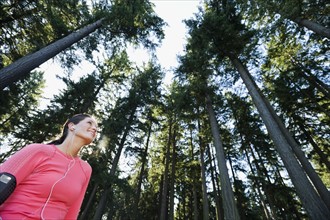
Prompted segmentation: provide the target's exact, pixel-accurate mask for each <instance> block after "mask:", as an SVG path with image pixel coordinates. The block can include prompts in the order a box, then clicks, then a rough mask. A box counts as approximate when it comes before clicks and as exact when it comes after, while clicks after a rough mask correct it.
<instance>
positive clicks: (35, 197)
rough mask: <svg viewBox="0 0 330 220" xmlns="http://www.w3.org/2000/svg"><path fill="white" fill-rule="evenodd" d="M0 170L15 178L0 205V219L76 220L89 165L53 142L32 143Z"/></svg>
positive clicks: (88, 172) (86, 183)
mask: <svg viewBox="0 0 330 220" xmlns="http://www.w3.org/2000/svg"><path fill="white" fill-rule="evenodd" d="M0 172H7V173H11V174H12V175H14V176H15V177H16V181H17V185H16V188H15V191H14V192H13V193H12V194H11V195H10V196H9V198H8V199H7V200H6V201H5V202H4V203H3V204H2V205H1V206H0V217H1V218H2V219H3V220H12V219H47V220H48V219H57V220H59V219H77V216H78V213H79V210H80V206H81V203H82V200H83V198H84V195H85V192H86V188H87V186H88V183H89V180H90V176H91V172H92V168H91V166H90V165H89V164H88V163H87V162H85V161H83V160H82V159H81V158H79V157H74V158H72V157H71V156H68V155H66V154H64V153H63V152H62V151H60V150H59V149H58V148H57V147H56V146H55V145H46V144H31V145H28V146H26V147H24V148H23V149H22V150H20V151H18V152H17V153H16V154H14V155H13V156H11V157H10V158H9V159H8V160H7V161H5V162H4V163H3V164H1V166H0ZM52 188H53V189H52ZM51 191H52V192H51ZM47 201H48V202H47Z"/></svg>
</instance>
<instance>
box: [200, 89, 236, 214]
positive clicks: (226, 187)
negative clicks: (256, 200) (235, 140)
mask: <svg viewBox="0 0 330 220" xmlns="http://www.w3.org/2000/svg"><path fill="white" fill-rule="evenodd" d="M205 98H206V108H207V111H208V113H209V119H210V123H211V130H212V135H213V139H214V146H215V151H216V156H217V161H218V167H219V172H220V183H221V192H222V202H223V208H224V219H225V220H239V219H240V216H239V214H238V210H237V206H236V202H235V198H234V193H233V189H232V187H231V183H230V179H229V174H228V168H227V166H226V158H225V152H224V149H223V144H222V140H221V138H220V132H219V128H218V122H217V120H216V117H215V113H214V111H213V107H212V103H211V98H210V97H209V95H206V97H205Z"/></svg>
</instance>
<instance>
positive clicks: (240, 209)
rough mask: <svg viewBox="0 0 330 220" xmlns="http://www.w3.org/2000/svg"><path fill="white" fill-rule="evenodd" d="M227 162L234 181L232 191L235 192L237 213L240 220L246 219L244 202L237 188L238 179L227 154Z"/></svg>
mask: <svg viewBox="0 0 330 220" xmlns="http://www.w3.org/2000/svg"><path fill="white" fill-rule="evenodd" d="M228 162H229V167H230V171H231V175H232V178H233V182H234V192H236V201H237V202H236V203H237V208H238V213H239V215H240V218H241V220H246V217H245V210H244V204H243V203H244V200H243V195H242V193H241V192H240V188H239V185H238V182H237V181H238V180H237V178H236V174H235V171H234V167H233V162H232V160H231V158H230V156H228Z"/></svg>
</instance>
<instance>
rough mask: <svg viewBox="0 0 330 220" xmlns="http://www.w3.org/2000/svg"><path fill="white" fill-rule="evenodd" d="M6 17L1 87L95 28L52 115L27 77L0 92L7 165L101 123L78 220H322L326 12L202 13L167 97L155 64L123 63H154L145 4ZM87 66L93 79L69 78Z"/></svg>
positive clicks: (290, 7)
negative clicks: (90, 119) (30, 61)
mask: <svg viewBox="0 0 330 220" xmlns="http://www.w3.org/2000/svg"><path fill="white" fill-rule="evenodd" d="M290 3H292V2H290ZM0 10H1V15H0V23H1V29H0V31H1V35H0V39H1V42H2V44H1V48H0V49H1V51H2V53H1V67H2V69H1V70H0V71H2V73H4V74H7V75H11V73H9V72H8V71H7V69H8V68H6V67H9V65H10V64H11V63H12V64H14V63H15V62H18V60H19V59H20V58H22V59H27V58H28V54H31V53H32V54H33V53H34V52H38V51H39V52H40V50H42V48H47V45H50V44H51V43H55V45H56V42H58V40H60V39H63V37H65V36H70V33H73V32H74V31H75V30H78V29H83V28H84V27H85V26H86V25H87V24H91V23H93V22H95V21H99V22H100V25H99V26H98V27H97V28H96V29H95V31H93V32H91V33H89V34H87V35H86V36H84V37H83V38H81V39H80V40H73V41H72V44H71V45H72V46H70V47H69V48H67V49H65V50H64V51H62V49H60V50H58V51H59V52H60V51H61V53H60V54H58V55H57V56H56V58H55V59H58V60H59V61H60V62H61V65H62V66H63V67H65V68H66V70H67V71H68V74H67V75H65V76H62V78H61V79H62V80H63V82H64V85H65V88H64V89H63V90H61V91H60V93H59V94H58V95H56V96H54V97H53V98H52V99H51V100H50V102H49V104H48V105H47V106H41V105H40V103H41V102H42V100H43V99H42V96H43V94H42V91H43V90H42V88H43V87H44V86H47V85H45V81H44V79H43V74H42V73H41V72H31V70H32V69H33V68H32V69H30V70H27V71H26V75H25V76H24V77H22V78H20V79H19V80H18V81H16V82H11V83H9V84H6V83H5V84H4V86H3V89H2V91H1V92H0V102H1V105H0V123H1V126H0V134H1V138H0V147H1V148H0V149H1V153H2V154H1V160H4V159H6V158H7V157H8V156H10V155H11V154H12V153H14V152H15V151H17V150H18V149H20V148H21V147H23V146H24V145H25V144H27V143H31V142H47V141H48V140H50V139H51V138H52V137H54V136H55V135H56V134H58V133H59V132H60V124H61V123H63V120H64V119H65V118H68V117H70V116H71V115H72V114H75V113H78V112H87V113H91V114H93V115H95V116H96V117H97V118H98V120H99V121H100V125H101V132H100V135H99V137H98V139H97V141H96V142H95V143H94V144H93V145H92V146H90V147H89V148H86V149H84V151H83V152H82V155H81V156H82V157H83V158H84V159H86V160H87V161H89V163H90V164H91V165H92V167H93V171H94V172H93V176H92V179H91V182H90V184H89V188H88V190H87V193H86V197H85V200H84V203H83V206H82V212H81V213H80V219H105V218H107V219H173V220H174V219H326V217H327V215H328V214H329V209H330V208H329V207H330V204H329V199H330V197H329V191H328V188H329V187H330V185H329V184H330V183H329V175H330V174H329V168H330V162H329V154H330V152H329V145H330V143H329V125H330V124H329V118H330V117H329V115H330V113H329V97H330V96H329V94H330V89H329V74H328V73H329V64H328V63H327V62H328V59H329V54H328V47H329V44H328V43H329V41H328V40H329V39H328V37H327V35H324V34H323V33H326V32H327V31H328V30H329V27H328V26H327V25H328V24H329V22H328V19H329V18H328V17H327V13H326V12H327V11H328V10H329V8H328V6H327V5H326V3H325V2H323V1H317V2H314V1H308V2H307V1H294V4H289V3H283V2H281V1H268V2H267V3H265V2H263V1H252V2H251V1H243V0H240V1H239V0H237V1H215V0H212V1H211V0H208V1H204V2H203V4H202V5H201V8H200V9H199V12H198V13H197V14H196V15H195V17H193V18H191V19H190V20H187V21H186V25H187V29H188V35H187V44H186V45H185V53H184V54H182V55H181V56H180V57H179V65H178V66H177V67H176V68H175V70H174V71H173V72H174V75H175V78H174V79H173V81H172V83H171V85H169V86H167V87H166V86H164V84H163V77H164V74H165V73H164V70H163V69H162V67H161V66H159V64H158V62H157V57H154V58H153V59H151V60H150V61H149V62H147V63H145V64H144V65H142V66H137V65H136V64H135V63H134V62H133V61H131V60H129V57H128V55H127V53H126V49H127V45H128V44H129V43H131V44H134V45H135V46H140V45H143V46H144V47H145V48H147V49H149V51H150V53H153V49H154V48H155V47H156V46H157V43H158V42H159V41H160V40H161V39H162V38H163V32H162V26H163V25H164V22H163V21H162V20H161V18H159V17H158V16H157V15H156V14H155V13H154V11H153V4H152V3H150V2H148V1H117V0H116V1H94V2H93V3H90V2H85V1H38V3H35V2H34V1H4V2H1V3H0ZM306 23H308V24H311V23H313V26H314V27H316V26H318V27H319V26H322V29H323V31H322V33H321V32H318V31H317V30H315V29H313V28H311V27H310V26H306V25H305V24H306ZM96 51H99V52H100V51H101V52H102V53H103V55H104V57H105V58H104V59H102V60H100V59H98V58H99V57H98V56H97V55H96V53H95V52H96ZM54 55H55V54H54ZM54 55H52V56H54ZM49 58H50V57H49ZM47 59H48V58H47ZM83 59H88V60H89V61H90V62H91V63H93V64H94V65H95V66H96V70H95V71H93V72H86V73H84V75H82V77H80V78H78V79H73V78H71V74H70V70H72V68H73V67H74V66H75V65H77V64H78V63H79V62H80V61H81V60H83ZM37 60H38V62H40V64H41V63H42V62H43V61H42V60H41V59H37ZM40 64H38V65H40ZM2 82H3V81H1V83H2ZM210 122H211V123H210ZM213 140H216V141H215V142H214V141H213ZM306 191H308V192H309V193H306ZM312 200H313V201H314V202H310V201H312Z"/></svg>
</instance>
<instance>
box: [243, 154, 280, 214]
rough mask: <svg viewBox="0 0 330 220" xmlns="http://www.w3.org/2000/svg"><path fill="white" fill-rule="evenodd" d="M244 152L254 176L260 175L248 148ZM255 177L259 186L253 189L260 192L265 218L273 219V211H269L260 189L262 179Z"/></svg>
mask: <svg viewBox="0 0 330 220" xmlns="http://www.w3.org/2000/svg"><path fill="white" fill-rule="evenodd" d="M244 153H245V157H246V161H247V163H248V164H249V167H250V171H251V173H252V176H253V177H257V176H260V174H258V175H257V174H255V171H254V168H253V166H252V163H251V161H250V156H249V154H248V152H247V150H246V149H244ZM259 172H260V171H258V170H257V173H259ZM254 179H255V180H254V181H255V182H256V183H255V185H256V186H257V187H253V190H256V191H257V194H258V196H259V198H260V201H261V206H262V210H263V211H264V214H265V219H267V220H271V219H273V217H272V215H271V213H270V212H269V211H268V207H267V204H266V200H265V198H264V195H263V194H262V192H261V190H260V187H259V186H260V185H262V183H260V181H259V180H258V179H257V178H254Z"/></svg>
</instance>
